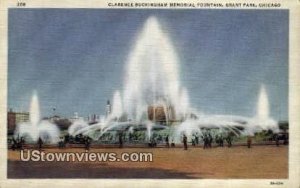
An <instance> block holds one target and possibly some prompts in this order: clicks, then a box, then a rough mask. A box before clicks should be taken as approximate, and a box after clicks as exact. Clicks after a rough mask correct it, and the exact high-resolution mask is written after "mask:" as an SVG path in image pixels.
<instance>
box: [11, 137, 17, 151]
mask: <svg viewBox="0 0 300 188" xmlns="http://www.w3.org/2000/svg"><path fill="white" fill-rule="evenodd" d="M16 148H17V141H16V139H15V138H12V146H11V149H12V150H15V149H16Z"/></svg>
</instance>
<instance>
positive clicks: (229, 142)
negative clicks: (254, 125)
mask: <svg viewBox="0 0 300 188" xmlns="http://www.w3.org/2000/svg"><path fill="white" fill-rule="evenodd" d="M226 141H227V143H228V147H229V148H230V147H231V146H232V143H231V142H232V138H231V135H230V133H229V134H228V136H227V138H226Z"/></svg>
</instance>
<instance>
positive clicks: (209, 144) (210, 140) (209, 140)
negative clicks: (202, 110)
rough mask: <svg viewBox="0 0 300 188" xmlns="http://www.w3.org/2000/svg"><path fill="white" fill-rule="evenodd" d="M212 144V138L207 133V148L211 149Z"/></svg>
mask: <svg viewBox="0 0 300 188" xmlns="http://www.w3.org/2000/svg"><path fill="white" fill-rule="evenodd" d="M212 142H213V138H212V136H211V134H210V133H208V146H209V148H211V145H212Z"/></svg>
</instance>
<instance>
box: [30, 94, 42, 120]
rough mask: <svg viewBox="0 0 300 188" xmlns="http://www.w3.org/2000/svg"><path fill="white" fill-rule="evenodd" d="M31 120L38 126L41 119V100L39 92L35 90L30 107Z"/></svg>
mask: <svg viewBox="0 0 300 188" xmlns="http://www.w3.org/2000/svg"><path fill="white" fill-rule="evenodd" d="M29 109H30V110H29V113H30V122H31V123H32V125H33V126H37V124H38V122H39V121H40V107H39V100H38V96H37V92H36V91H34V92H33V95H32V97H31V102H30V107H29Z"/></svg>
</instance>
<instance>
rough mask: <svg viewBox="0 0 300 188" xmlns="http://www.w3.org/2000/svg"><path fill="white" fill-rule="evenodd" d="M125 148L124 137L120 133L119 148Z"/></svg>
mask: <svg viewBox="0 0 300 188" xmlns="http://www.w3.org/2000/svg"><path fill="white" fill-rule="evenodd" d="M122 147H123V135H122V132H120V133H119V148H122Z"/></svg>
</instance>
